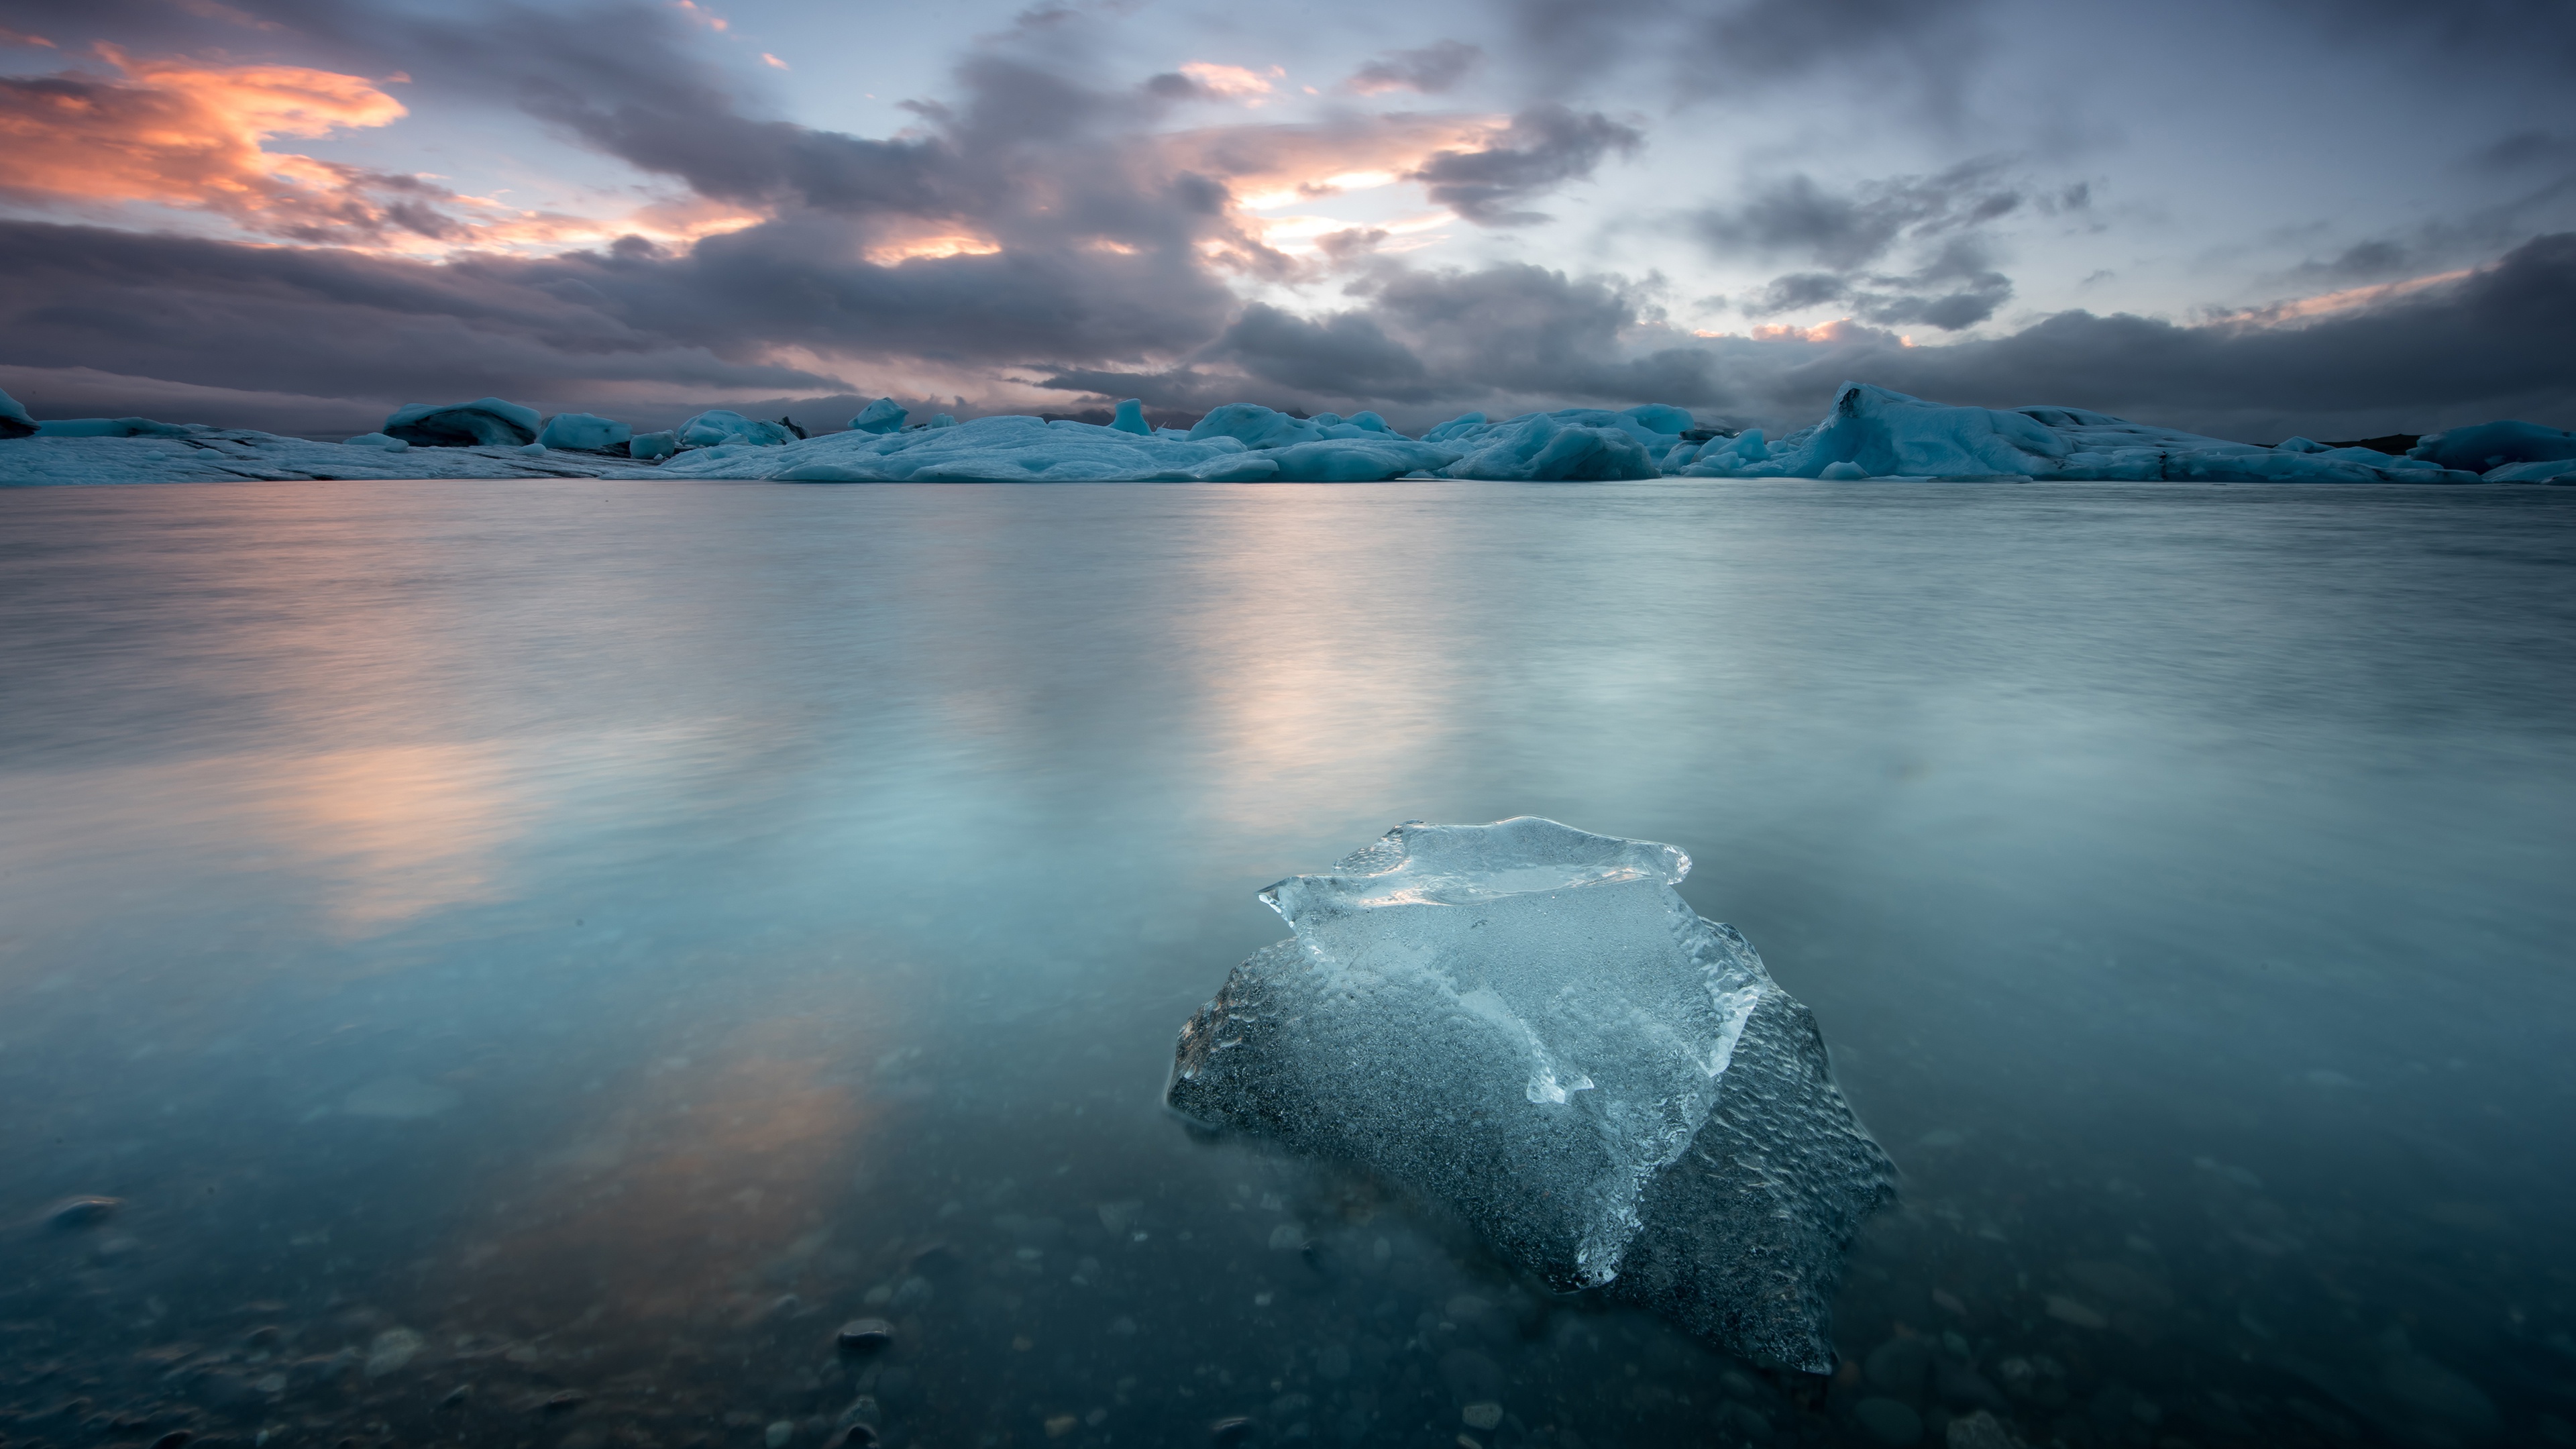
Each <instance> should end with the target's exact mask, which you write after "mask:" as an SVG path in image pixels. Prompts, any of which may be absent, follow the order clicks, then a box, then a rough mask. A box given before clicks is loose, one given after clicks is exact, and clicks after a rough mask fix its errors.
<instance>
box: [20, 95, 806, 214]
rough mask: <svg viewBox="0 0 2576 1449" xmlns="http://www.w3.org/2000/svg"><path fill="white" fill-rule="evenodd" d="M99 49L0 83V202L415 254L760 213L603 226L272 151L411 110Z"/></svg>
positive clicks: (722, 210) (706, 208)
mask: <svg viewBox="0 0 2576 1449" xmlns="http://www.w3.org/2000/svg"><path fill="white" fill-rule="evenodd" d="M99 55H100V57H101V58H102V59H104V60H105V61H107V63H108V64H110V65H111V66H114V67H115V69H116V72H117V76H116V78H115V79H102V78H100V77H98V76H96V75H94V74H83V73H80V72H72V71H66V72H61V73H58V74H55V75H50V76H40V77H33V78H19V77H0V198H5V199H8V200H14V201H17V202H20V203H21V204H34V205H40V206H68V207H73V208H100V207H115V206H122V205H126V204H132V203H144V204H150V205H158V206H170V207H178V208H181V209H184V210H190V211H203V212H210V213H213V214H215V215H218V216H222V217H224V218H226V219H227V220H229V221H231V222H232V223H233V224H234V225H236V226H239V227H240V228H242V229H243V230H244V231H247V232H251V233H254V234H256V235H260V236H267V237H275V238H279V239H281V240H287V241H297V242H307V243H317V244H329V245H339V246H349V247H356V248H359V249H362V250H368V251H376V252H403V253H413V254H436V253H441V252H446V251H451V250H455V249H458V248H467V247H470V248H501V249H515V250H537V251H543V250H560V249H562V248H565V247H571V246H580V245H586V244H590V243H594V242H599V241H605V240H608V239H610V238H613V237H617V236H621V235H625V234H627V233H629V232H633V233H638V234H641V235H644V236H648V237H651V238H652V239H654V240H656V241H664V242H670V241H687V240H693V239H695V238H697V237H699V236H704V235H707V234H709V233H712V232H720V231H729V230H734V229H736V228H739V227H743V226H748V225H750V224H752V223H753V222H755V221H757V220H758V219H759V218H758V217H756V216H751V215H748V214H745V213H743V212H741V210H740V209H739V208H735V207H725V206H716V205H684V206H676V207H675V206H671V205H663V206H648V207H646V208H645V209H644V210H642V211H639V212H635V213H633V214H631V215H626V216H620V217H612V218H594V217H582V216H569V215H563V214H560V213H554V212H545V211H535V210H526V209H521V208H517V207H511V206H506V205H504V204H502V203H500V202H498V201H494V200H491V199H489V198H486V197H478V196H464V195H460V194H458V193H457V192H455V191H453V190H451V189H449V188H448V187H446V186H444V185H441V184H439V183H438V182H437V181H436V180H435V179H433V178H430V177H424V176H414V175H405V174H401V173H397V172H386V171H376V170H371V169H368V168H366V167H360V166H350V165H345V164H343V163H340V162H334V161H322V160H317V159H315V158H314V157H311V156H304V155H299V154H296V153H294V152H291V151H276V150H270V149H269V143H271V142H272V141H275V140H276V139H278V138H280V137H307V138H310V137H321V136H327V135H330V134H332V133H334V132H338V131H349V130H364V129H369V128H373V127H378V126H386V125H390V124H392V123H393V122H395V121H397V120H400V119H401V118H402V117H403V116H405V115H406V114H408V112H407V111H406V110H405V109H404V107H403V104H402V102H400V101H398V100H395V99H394V98H393V97H392V96H390V95H388V94H386V93H385V91H384V90H383V89H382V88H381V87H380V86H379V85H378V84H377V83H376V82H373V81H370V80H367V79H366V78H364V77H361V76H353V75H342V74H339V73H337V72H334V71H326V70H308V69H305V68H303V67H301V66H287V65H217V64H208V63H200V62H193V61H187V60H175V59H162V60H138V59H135V58H132V57H130V56H128V55H126V54H125V53H124V52H123V51H121V50H118V49H117V48H115V47H113V46H107V45H102V46H100V47H99ZM401 79H402V77H399V76H397V77H393V78H392V80H394V81H399V80H401ZM389 83H390V82H389Z"/></svg>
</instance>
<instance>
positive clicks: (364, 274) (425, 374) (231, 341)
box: [0, 221, 839, 422]
mask: <svg viewBox="0 0 2576 1449" xmlns="http://www.w3.org/2000/svg"><path fill="white" fill-rule="evenodd" d="M649 252H650V249H649V248H642V247H638V248H630V249H629V253H628V255H625V256H619V255H616V254H591V255H588V256H586V257H583V258H580V259H577V260H565V261H555V260H543V259H518V258H500V257H485V258H474V257H467V258H462V259H458V260H454V261H451V262H449V263H447V264H444V265H432V264H429V263H426V262H421V261H416V260H410V259H405V258H394V257H382V256H368V255H364V254H360V253H355V252H350V251H343V250H338V249H331V248H303V247H275V246H249V245H242V244H238V243H231V242H223V241H216V240H211V239H206V238H194V237H176V236H166V235H160V236H156V235H145V234H139V233H134V232H127V231H118V230H111V229H107V228H101V227H88V226H64V225H57V224H53V223H46V222H27V221H16V222H0V363H5V364H9V365H14V366H19V367H34V368H46V369H78V368H86V369H95V370H97V371H99V372H102V373H112V374H117V375H121V376H127V377H135V378H149V379H156V380H159V381H160V382H163V383H179V384H188V385H192V386H196V387H210V388H223V389H231V390H235V391H241V392H256V393H283V394H294V395H298V396H303V397H322V398H365V399H370V400H374V401H380V402H398V401H404V400H424V401H426V400H436V399H441V398H455V397H475V396H480V395H482V394H483V393H487V392H501V393H504V394H508V395H512V396H518V397H525V398H528V399H531V400H539V401H549V402H551V401H556V400H565V399H569V398H571V397H574V396H588V397H612V396H618V395H621V394H622V393H626V392H631V391H632V387H633V385H638V384H649V385H652V386H654V387H657V388H661V389H663V390H665V391H667V390H670V389H673V388H686V389H692V390H703V391H719V390H733V389H755V388H756V389H761V390H764V391H772V392H775V391H781V390H791V389H807V388H810V389H818V390H819V389H821V388H825V387H833V386H838V385H839V380H838V379H837V378H834V377H832V376H830V375H828V374H822V373H818V372H815V371H813V370H811V369H808V368H802V367H797V366H794V365H789V364H784V363H778V362H773V361H770V360H768V358H767V357H766V356H765V355H761V354H760V353H759V351H758V350H756V349H743V348H741V347H740V346H739V345H738V343H737V342H736V340H735V339H732V338H728V337H725V336H723V335H722V334H721V333H714V334H712V335H711V337H710V338H709V340H704V341H701V340H693V339H691V338H688V337H684V336H681V335H679V334H678V333H676V332H675V331H674V330H672V329H670V328H667V327H663V326H659V325H657V323H656V322H655V320H654V319H652V318H651V317H649V316H635V315H630V314H629V312H628V309H627V306H626V304H624V303H622V302H621V300H620V299H619V298H618V297H617V296H616V295H615V291H614V290H613V287H614V282H615V279H616V277H617V275H618V274H619V273H621V272H624V273H627V274H629V275H630V276H641V275H650V274H657V273H659V272H660V271H661V270H662V269H663V268H665V267H667V266H668V265H669V263H668V262H667V261H661V262H657V261H656V260H655V259H654V258H653V257H652V256H650V255H649ZM602 282H609V283H610V284H611V285H609V286H602V285H600V283H602ZM727 353H731V354H733V355H731V356H728V355H725V354H727ZM93 391H95V389H93ZM205 421H211V422H223V421H227V419H224V418H221V417H213V418H207V419H205Z"/></svg>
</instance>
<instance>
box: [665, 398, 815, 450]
mask: <svg viewBox="0 0 2576 1449" xmlns="http://www.w3.org/2000/svg"><path fill="white" fill-rule="evenodd" d="M674 436H676V437H677V438H678V439H679V443H680V446H681V447H683V448H721V447H723V446H724V445H725V444H727V443H749V444H751V445H752V446H754V447H761V448H778V447H784V446H786V445H787V444H789V443H793V442H797V441H799V439H798V438H797V436H796V435H795V434H794V433H791V432H789V431H788V430H787V427H786V425H785V424H783V423H769V422H761V421H758V420H756V419H753V418H747V417H744V416H743V415H742V414H740V413H738V412H735V411H733V410H732V409H731V408H709V409H708V410H706V411H705V412H702V413H700V414H698V415H697V416H696V417H694V418H691V419H689V420H688V421H687V422H685V423H682V424H680V426H679V427H678V428H677V429H675V430H674Z"/></svg>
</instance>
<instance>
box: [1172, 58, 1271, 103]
mask: <svg viewBox="0 0 2576 1449" xmlns="http://www.w3.org/2000/svg"><path fill="white" fill-rule="evenodd" d="M1181 74H1183V75H1185V76H1188V77H1189V78H1190V79H1191V80H1194V81H1196V82H1198V84H1199V89H1201V90H1203V91H1206V92H1207V93H1208V94H1209V95H1212V96H1242V97H1245V98H1246V100H1245V101H1244V104H1246V105H1253V106H1257V105H1260V104H1261V101H1260V99H1259V98H1260V97H1263V96H1267V95H1269V94H1270V81H1269V79H1268V78H1266V77H1264V76H1263V75H1262V74H1261V73H1260V72H1258V71H1252V70H1247V69H1245V68H1244V67H1242V66H1239V65H1219V64H1217V63H1216V62H1214V61H1210V60H1194V61H1191V62H1189V63H1188V64H1186V65H1184V66H1182V67H1181ZM1286 74H1287V72H1286V71H1284V70H1281V69H1280V68H1279V67H1277V66H1275V65H1274V66H1272V67H1271V68H1270V75H1272V76H1281V75H1286Z"/></svg>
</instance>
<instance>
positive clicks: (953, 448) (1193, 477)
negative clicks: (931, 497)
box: [661, 416, 1279, 483]
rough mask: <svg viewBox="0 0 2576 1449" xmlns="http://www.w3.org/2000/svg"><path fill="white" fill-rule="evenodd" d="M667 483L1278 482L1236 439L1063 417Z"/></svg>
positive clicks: (798, 447) (725, 459)
mask: <svg viewBox="0 0 2576 1449" xmlns="http://www.w3.org/2000/svg"><path fill="white" fill-rule="evenodd" d="M661 471H662V472H663V473H664V474H665V475H672V476H682V477H708V478H744V477H752V478H774V479H777V480H779V481H781V482H788V483H900V482H914V483H1053V482H1097V481H1115V482H1133V483H1190V482H1216V483H1243V482H1253V481H1257V480H1260V479H1266V478H1272V477H1276V476H1278V473H1279V464H1278V463H1277V461H1275V460H1274V459H1272V458H1270V457H1267V456H1261V455H1256V454H1254V453H1252V452H1251V451H1250V450H1249V449H1247V448H1245V447H1244V445H1243V444H1242V443H1241V442H1239V441H1237V440H1236V439H1233V438H1229V437H1213V438H1208V439H1203V440H1199V441H1195V442H1194V441H1191V440H1188V439H1175V438H1163V437H1153V436H1139V435H1137V434H1134V433H1129V432H1124V431H1121V430H1120V429H1117V428H1113V427H1105V426H1101V425H1098V424H1093V423H1077V422H1073V421H1071V420H1069V419H1063V418H1059V419H1057V420H1055V421H1054V422H1048V421H1046V420H1045V419H1042V418H1033V417H1024V416H1007V417H990V418H976V419H974V420H973V421H971V422H964V423H959V424H958V425H957V426H955V427H950V428H907V429H904V430H902V431H900V432H886V433H871V432H867V431H864V430H861V429H856V428H854V429H852V430H850V431H849V432H846V433H833V434H830V435H828V436H825V437H820V438H815V439H813V440H812V441H810V442H803V443H797V444H794V445H793V446H790V447H786V448H780V449H777V450H775V452H774V454H773V455H772V456H771V457H766V458H760V459H752V458H747V457H743V456H740V454H739V453H738V452H733V451H720V452H715V453H700V454H684V455H682V456H681V457H679V458H676V459H674V460H672V461H671V462H668V463H665V464H663V465H662V468H661Z"/></svg>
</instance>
